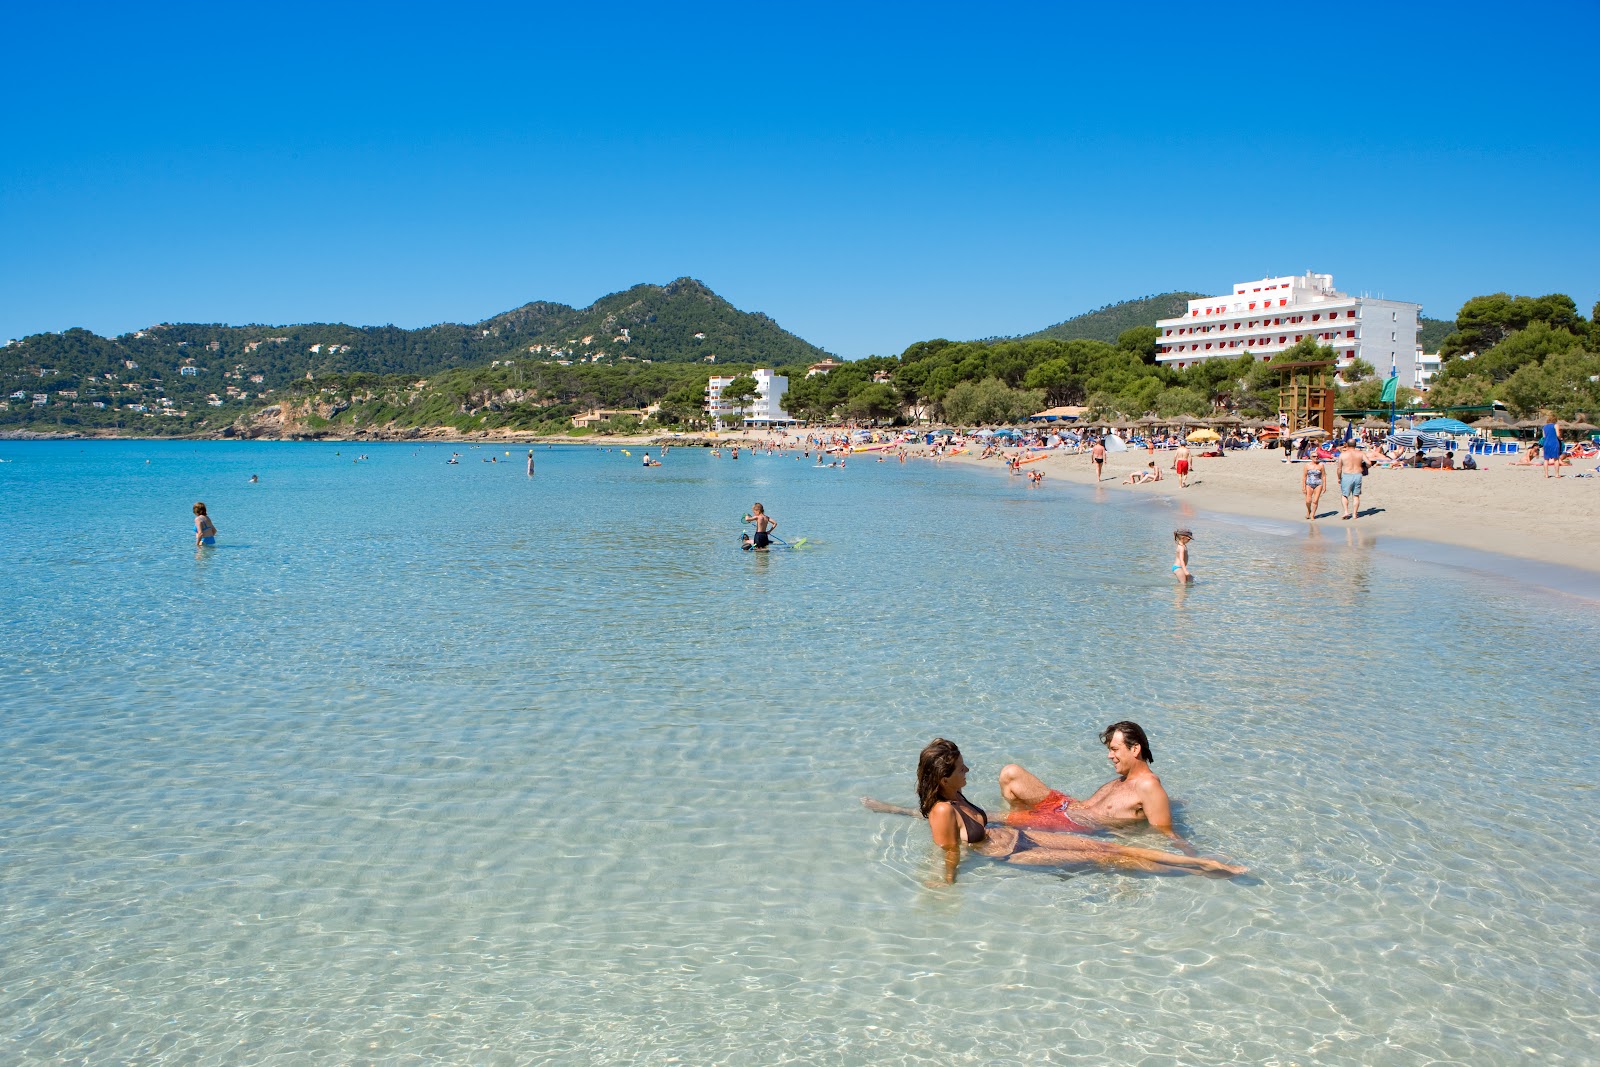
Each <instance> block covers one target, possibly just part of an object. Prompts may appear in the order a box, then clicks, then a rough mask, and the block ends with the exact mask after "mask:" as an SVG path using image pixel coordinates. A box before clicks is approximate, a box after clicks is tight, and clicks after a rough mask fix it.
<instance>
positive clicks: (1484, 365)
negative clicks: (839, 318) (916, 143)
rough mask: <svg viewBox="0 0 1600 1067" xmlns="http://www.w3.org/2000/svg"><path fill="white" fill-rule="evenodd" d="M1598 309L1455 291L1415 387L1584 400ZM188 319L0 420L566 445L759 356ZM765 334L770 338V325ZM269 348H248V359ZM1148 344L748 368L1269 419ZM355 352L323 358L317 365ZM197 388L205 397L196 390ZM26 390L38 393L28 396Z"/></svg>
mask: <svg viewBox="0 0 1600 1067" xmlns="http://www.w3.org/2000/svg"><path fill="white" fill-rule="evenodd" d="M530 306H531V305H530ZM569 310H570V309H569ZM1102 310H1104V309H1102ZM735 314H739V315H742V314H744V313H742V312H736V313H735ZM762 318H763V319H764V318H765V317H764V316H762ZM1597 319H1600V303H1597V304H1596V306H1595V309H1594V312H1593V314H1592V317H1591V318H1587V319H1586V318H1584V317H1583V316H1582V315H1581V314H1580V313H1579V312H1578V310H1577V306H1576V304H1575V303H1574V302H1573V300H1572V299H1571V298H1570V297H1568V296H1565V295H1563V294H1551V295H1546V296H1541V297H1522V296H1508V295H1506V294H1492V295H1489V296H1483V297H1475V298H1473V299H1472V300H1469V301H1467V302H1466V304H1464V305H1463V306H1462V308H1461V310H1460V312H1459V313H1458V315H1457V316H1456V319H1455V320H1454V323H1453V328H1452V329H1451V330H1450V332H1449V333H1448V334H1447V335H1445V336H1444V337H1443V338H1442V339H1441V342H1440V352H1441V354H1442V356H1443V360H1444V362H1443V366H1442V368H1441V370H1440V372H1439V374H1438V375H1437V377H1436V378H1435V380H1434V382H1433V383H1432V386H1431V388H1430V391H1429V392H1428V394H1427V404H1428V406H1429V408H1456V407H1468V406H1474V405H1487V404H1490V403H1494V402H1498V403H1501V404H1504V405H1505V406H1506V407H1508V408H1509V409H1510V411H1511V412H1512V414H1513V415H1514V416H1516V417H1519V418H1522V417H1532V416H1536V415H1538V414H1540V413H1546V412H1548V413H1550V414H1554V415H1556V416H1558V417H1561V418H1564V419H1574V418H1583V417H1591V418H1592V416H1593V415H1594V414H1600V326H1597V322H1596V320H1597ZM766 321H767V322H768V323H770V320H766ZM681 328H683V329H687V328H688V326H683V327H681ZM190 329H191V328H187V327H170V328H165V329H164V330H156V331H155V332H154V334H150V333H149V332H147V331H140V333H141V334H142V335H144V336H139V337H129V338H118V339H115V340H110V339H106V338H99V337H97V336H96V335H93V334H90V333H88V331H82V330H69V331H66V332H65V333H62V334H40V335H35V336H33V337H29V338H26V339H24V340H23V341H22V342H18V343H16V344H13V345H11V346H8V347H7V348H5V349H0V356H3V357H5V362H4V364H3V365H0V374H4V375H5V381H6V383H7V384H8V385H9V386H10V388H9V389H8V390H7V391H6V392H7V393H8V394H9V396H8V397H6V398H4V402H5V404H6V407H5V409H4V410H3V411H0V431H11V432H13V433H16V432H25V433H41V434H61V433H79V434H84V435H91V436H100V435H111V436H166V437H289V438H321V437H342V436H351V437H369V438H373V439H397V440H414V439H417V438H418V437H419V436H468V435H477V434H483V433H485V432H487V433H489V434H491V435H494V436H501V435H516V436H524V435H532V436H535V437H540V438H544V437H550V438H570V439H582V438H584V437H587V436H590V435H593V434H600V435H606V434H636V433H639V432H641V431H642V432H667V431H676V432H694V431H699V430H704V429H707V428H709V424H708V422H707V418H706V415H705V412H704V396H705V389H706V382H707V380H708V378H709V377H710V376H711V375H712V374H719V375H741V374H747V373H748V372H749V371H751V370H753V369H755V367H756V366H757V365H758V364H757V363H756V362H736V361H733V360H730V359H725V358H720V357H719V358H718V359H717V361H716V362H715V363H708V362H704V361H697V362H688V361H684V360H682V359H674V360H671V361H645V360H641V359H634V358H629V359H626V360H624V359H622V358H621V357H618V358H617V359H610V358H609V357H608V360H605V361H596V360H589V361H573V360H564V359H557V360H548V359H545V360H541V359H535V358H517V359H491V360H489V361H488V362H487V364H480V365H472V366H450V367H446V368H444V369H438V370H435V371H433V372H432V373H429V374H426V375H420V374H418V373H416V372H414V371H411V370H405V371H397V372H384V371H382V370H367V369H344V370H325V371H321V372H319V371H315V370H306V371H305V372H304V373H301V374H299V375H298V376H297V377H292V378H287V380H279V381H276V382H274V381H270V380H269V379H268V374H269V371H267V370H258V369H255V365H254V364H251V363H249V362H247V361H246V360H245V358H244V356H242V355H241V356H240V359H239V361H238V362H234V363H233V364H231V365H229V363H228V360H229V359H231V358H233V357H232V356H231V355H224V354H223V353H222V347H221V343H220V342H219V341H215V340H213V341H208V342H206V345H207V346H209V345H212V344H216V345H217V346H218V347H217V350H216V353H215V354H216V355H217V357H218V358H216V359H211V360H207V361H205V362H206V364H207V366H206V371H205V373H206V375H209V377H202V375H201V373H200V371H199V370H198V369H196V368H198V367H199V365H200V363H201V362H202V357H200V356H197V355H179V354H178V353H183V352H188V351H191V350H193V349H194V348H195V345H194V343H192V342H185V341H175V340H172V338H173V337H176V336H178V335H179V334H182V333H184V332H185V331H186V330H190ZM193 329H201V328H193ZM205 329H215V328H205ZM226 329H229V330H238V329H243V328H232V327H229V328H226ZM264 329H272V328H264ZM340 329H345V330H348V329H351V328H348V327H341V328H340ZM435 329H438V328H435ZM608 329H623V328H622V327H615V326H611V327H608ZM771 329H772V330H777V331H778V332H779V333H782V332H783V331H781V330H778V328H777V327H776V324H771ZM256 332H262V331H261V330H257V331H256ZM401 332H402V333H405V331H401ZM418 332H422V331H418ZM1047 332H1048V331H1047ZM585 336H586V337H588V336H589V335H585ZM789 336H792V335H789ZM524 339H525V337H522V338H518V340H519V342H520V340H524ZM590 339H591V340H592V337H591V338H590ZM235 340H237V339H235ZM230 343H233V342H230ZM249 343H254V342H248V343H246V344H247V345H248V344H249ZM693 343H694V344H699V342H693ZM319 344H320V343H319ZM327 344H328V345H330V346H331V347H334V348H341V347H343V345H342V343H340V342H328V343H327ZM266 347H267V346H266V345H264V344H262V345H258V346H257V347H256V349H255V350H254V353H259V352H261V351H264V350H265V349H266ZM524 347H525V348H526V347H538V346H537V345H534V346H524ZM780 348H781V346H780ZM199 351H200V352H201V353H203V352H205V351H206V348H205V347H202V348H201V349H200V350H199ZM241 351H242V350H241ZM558 351H559V350H558ZM674 351H678V352H680V354H681V351H682V350H674ZM687 351H690V352H692V351H694V349H688V350H687ZM1155 351H1156V328H1155V327H1154V326H1135V327H1131V328H1128V329H1125V330H1122V331H1121V332H1120V333H1119V334H1118V335H1117V337H1116V339H1115V340H1114V341H1106V340H1099V339H1095V338H1085V337H1077V338H1062V337H1058V336H1045V335H1043V334H1041V335H1035V336H1030V337H1025V338H1001V339H991V340H982V341H948V340H943V339H934V340H928V341H920V342H917V343H915V344H913V345H911V346H909V347H908V348H907V349H906V350H905V351H904V352H902V353H901V354H900V355H898V356H871V357H867V358H865V359H859V360H851V361H848V362H842V363H837V364H835V365H833V367H832V369H831V370H829V371H828V372H827V373H825V374H814V375H809V376H808V373H807V371H808V368H809V367H811V366H813V365H814V364H813V363H812V362H809V360H810V357H811V356H813V355H816V354H818V353H820V352H821V350H820V349H816V348H814V347H812V346H806V347H804V348H803V349H795V350H792V351H788V352H783V351H780V350H778V349H773V350H772V354H773V355H775V356H778V357H779V358H778V359H774V360H771V361H766V362H764V363H761V364H759V365H763V366H772V367H773V368H774V369H775V370H777V371H778V372H779V373H782V374H785V375H787V376H788V378H789V391H788V393H787V394H786V395H785V397H784V401H783V403H784V407H785V409H786V410H787V411H788V413H789V414H790V415H792V416H793V417H795V418H797V419H801V420H805V421H809V422H830V421H836V420H849V421H852V422H856V423H861V424H894V423H900V424H904V423H912V422H929V421H932V422H940V423H945V424H952V425H984V424H1000V423H1007V422H1015V421H1018V420H1020V419H1023V418H1025V417H1026V416H1028V415H1029V414H1032V413H1033V412H1036V411H1039V410H1041V409H1043V408H1046V407H1054V406H1060V405H1082V406H1084V407H1085V408H1087V409H1088V413H1089V414H1090V415H1091V416H1092V417H1113V416H1128V417H1138V416H1140V415H1144V414H1154V415H1158V416H1162V417H1173V416H1177V415H1194V416H1205V415H1210V414H1214V413H1217V412H1228V413H1230V414H1236V415H1239V416H1242V417H1270V416H1272V415H1275V414H1276V411H1277V406H1278V395H1277V389H1278V371H1277V370H1276V369H1275V368H1274V366H1273V364H1272V363H1270V362H1262V361H1257V360H1255V359H1253V358H1252V357H1251V356H1249V355H1245V356H1240V357H1238V358H1235V359H1222V358H1216V359H1210V360H1204V361H1200V362H1198V363H1195V364H1192V365H1190V366H1188V367H1185V368H1182V369H1177V368H1173V367H1170V366H1165V365H1160V364H1157V363H1156V361H1155ZM130 353H133V354H138V355H140V357H141V358H139V359H135V358H133V357H132V355H130ZM254 353H252V354H254ZM354 358H355V356H354V354H352V353H350V352H344V351H340V352H336V353H334V362H333V364H332V365H333V366H343V365H344V364H343V363H342V362H340V361H341V360H351V359H354ZM1280 359H1287V360H1301V359H1329V360H1331V359H1332V351H1331V349H1327V348H1322V347H1319V346H1317V345H1316V344H1315V342H1314V341H1313V340H1311V339H1309V338H1308V339H1307V340H1305V341H1303V342H1302V343H1301V344H1300V345H1298V346H1296V347H1295V348H1292V349H1290V350H1288V351H1287V352H1285V353H1284V355H1283V357H1280ZM802 361H804V362H802ZM390 362H392V361H390ZM211 364H215V366H211ZM419 365H420V364H419ZM186 367H187V368H190V369H194V371H195V372H194V373H192V374H191V373H188V372H187V371H186V370H185V368H186ZM298 369H299V364H298V363H296V364H293V365H292V366H291V365H285V367H280V368H279V370H278V371H277V372H276V373H277V375H278V377H279V378H283V377H284V376H286V375H288V374H290V373H293V372H296V371H298ZM212 386H216V387H218V388H220V392H219V391H218V389H217V388H211V389H209V390H208V391H207V392H205V393H204V394H203V396H202V394H200V393H199V392H198V391H199V390H202V389H207V387H212ZM1336 386H1337V389H1338V398H1337V404H1338V406H1339V407H1340V408H1344V409H1354V410H1374V409H1377V408H1378V407H1379V406H1380V395H1381V391H1382V387H1383V373H1382V372H1380V369H1379V368H1374V367H1372V366H1371V365H1369V364H1366V363H1363V362H1361V361H1356V362H1355V363H1354V364H1352V365H1351V366H1349V367H1347V368H1344V369H1343V370H1341V371H1340V374H1339V378H1338V380H1337V382H1336ZM41 396H43V397H45V398H46V402H45V403H42V404H41V403H36V401H37V399H38V398H39V397H41ZM1415 397H1416V394H1415V393H1414V392H1412V391H1410V390H1407V389H1404V388H1402V389H1401V390H1399V396H1398V398H1397V403H1398V405H1399V407H1400V408H1401V409H1402V410H1404V409H1405V408H1406V407H1408V406H1410V405H1411V402H1412V400H1413V399H1414V398H1415ZM596 411H599V412H604V413H606V414H605V415H604V416H602V417H600V418H598V419H596V418H592V417H591V418H589V419H587V420H586V421H589V422H590V425H587V426H583V427H578V426H575V425H574V418H575V417H583V416H586V415H587V414H588V413H593V412H596Z"/></svg>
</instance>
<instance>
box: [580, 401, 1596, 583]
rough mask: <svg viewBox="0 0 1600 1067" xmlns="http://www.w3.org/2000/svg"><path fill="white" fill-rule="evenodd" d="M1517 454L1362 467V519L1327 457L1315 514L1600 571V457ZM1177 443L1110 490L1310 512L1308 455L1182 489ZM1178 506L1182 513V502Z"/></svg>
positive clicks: (1231, 469)
mask: <svg viewBox="0 0 1600 1067" xmlns="http://www.w3.org/2000/svg"><path fill="white" fill-rule="evenodd" d="M848 432H849V431H848V430H846V429H844V428H843V427H827V428H813V429H809V430H805V431H801V433H802V435H805V434H811V435H816V436H819V437H820V436H833V435H835V434H841V433H848ZM722 439H723V441H724V442H725V443H727V444H738V445H740V446H741V447H746V446H747V447H757V448H764V447H768V446H769V444H771V443H775V439H772V438H768V437H766V436H765V435H760V434H748V435H723V438H722ZM650 440H653V438H650V437H646V436H641V437H637V438H628V439H623V438H617V437H611V438H602V439H598V440H596V439H590V440H588V441H586V442H585V443H587V444H604V445H618V444H626V445H627V446H628V447H635V446H636V445H644V444H647V443H648V442H649V441H650ZM907 451H908V453H909V455H910V457H911V461H912V462H918V463H927V462H935V461H934V460H932V459H930V458H929V456H928V452H929V449H928V448H926V447H925V446H922V445H909V446H907ZM1012 452H1014V450H1011V449H1008V450H1005V452H1003V453H1002V454H1001V455H995V456H990V457H989V458H987V459H980V458H978V457H979V454H980V452H979V450H976V449H974V450H969V451H967V452H965V453H963V454H962V455H959V456H947V457H943V458H941V459H939V460H937V461H936V462H939V463H945V464H962V465H969V466H980V467H987V468H990V469H992V470H993V471H994V472H995V475H996V476H997V477H1009V475H1008V473H1007V472H1006V469H1005V459H1006V457H1008V456H1009V455H1011V454H1012ZM857 455H859V457H860V458H859V462H872V461H874V460H875V459H876V458H877V456H876V454H875V453H870V452H863V453H858V454H857ZM1513 458H1514V457H1511V456H1488V457H1479V462H1480V463H1481V464H1482V466H1481V469H1479V470H1476V471H1463V470H1456V471H1438V470H1415V469H1410V468H1403V469H1376V470H1373V471H1372V472H1371V473H1370V474H1368V475H1367V476H1366V479H1365V482H1364V484H1363V487H1362V496H1361V514H1360V517H1359V518H1356V519H1353V520H1349V521H1345V520H1341V519H1340V517H1339V515H1340V512H1341V507H1340V499H1339V486H1338V476H1337V475H1336V474H1335V473H1334V465H1333V464H1332V463H1328V464H1327V465H1326V467H1327V470H1328V473H1329V481H1330V485H1329V487H1328V489H1327V491H1325V492H1324V493H1323V496H1322V502H1321V505H1320V506H1319V508H1318V510H1317V515H1318V517H1317V518H1316V520H1315V522H1316V523H1317V524H1318V525H1320V526H1323V527H1329V526H1331V527H1333V528H1335V529H1339V528H1343V527H1350V528H1352V530H1353V531H1355V532H1358V533H1359V535H1360V536H1361V537H1362V538H1363V539H1365V540H1367V541H1368V542H1369V543H1375V542H1376V541H1377V540H1378V539H1396V540H1399V539H1404V540H1406V541H1419V542H1432V543H1434V544H1438V545H1450V546H1455V547H1459V548H1465V549H1471V550H1473V551H1475V552H1490V553H1496V554H1498V555H1501V556H1509V557H1512V558H1513V559H1518V560H1527V561H1532V562H1536V563H1544V564H1554V565H1556V566H1561V567H1572V568H1577V569H1580V570H1584V571H1588V572H1590V573H1592V574H1600V553H1597V552H1596V550H1595V549H1596V546H1595V537H1596V531H1597V530H1600V477H1595V478H1580V477H1577V475H1580V474H1594V473H1595V467H1596V465H1597V464H1596V461H1595V460H1588V461H1584V460H1575V461H1574V462H1573V463H1572V465H1570V466H1567V467H1564V468H1562V470H1563V473H1564V474H1565V477H1562V478H1549V479H1547V478H1545V476H1544V470H1543V468H1541V467H1528V466H1517V465H1514V464H1513V463H1512V462H1511V461H1512V459H1513ZM1151 459H1155V461H1156V463H1157V465H1158V466H1159V467H1160V468H1161V473H1162V480H1161V481H1160V482H1159V483H1156V484H1151V485H1124V484H1122V480H1123V479H1124V478H1126V477H1128V475H1129V474H1131V473H1133V472H1134V471H1135V470H1142V469H1144V467H1145V464H1146V463H1148V462H1149V461H1150V460H1151ZM1171 465H1172V452H1170V451H1157V452H1156V453H1155V454H1154V455H1153V456H1152V455H1151V454H1149V453H1147V452H1146V451H1145V450H1144V449H1142V448H1141V449H1130V450H1129V451H1126V452H1113V453H1111V454H1110V455H1109V456H1107V458H1106V466H1105V476H1104V478H1103V479H1102V480H1101V482H1100V483H1099V488H1100V491H1102V492H1105V493H1107V494H1129V495H1130V497H1132V496H1142V497H1155V498H1159V499H1160V500H1161V501H1162V502H1164V503H1166V504H1168V505H1170V506H1173V507H1175V508H1179V509H1192V512H1190V513H1198V512H1219V513H1222V514H1228V515H1237V516H1245V517H1250V518H1265V519H1273V520H1277V521H1282V522H1295V523H1303V522H1305V521H1306V519H1305V504H1304V500H1303V498H1302V496H1301V491H1300V477H1301V471H1302V469H1303V465H1302V464H1299V463H1289V462H1285V460H1284V458H1283V453H1282V452H1280V451H1279V450H1277V449H1246V450H1241V451H1230V452H1229V453H1228V455H1227V458H1226V459H1215V458H1212V459H1207V458H1204V457H1199V458H1196V459H1195V460H1194V469H1193V471H1192V472H1191V474H1190V478H1189V480H1190V485H1189V487H1188V488H1186V489H1185V488H1180V487H1179V486H1178V479H1177V476H1176V474H1174V472H1173V471H1172V469H1171ZM1027 469H1029V470H1041V471H1043V472H1044V474H1045V476H1046V477H1047V478H1050V479H1064V480H1067V481H1072V482H1076V483H1080V484H1083V485H1094V484H1095V474H1094V465H1093V464H1092V463H1091V462H1090V459H1089V456H1088V453H1086V452H1085V453H1082V454H1072V453H1059V454H1057V453H1051V454H1049V455H1048V456H1047V457H1046V458H1045V459H1042V460H1037V461H1035V462H1033V463H1030V464H1029V465H1028V468H1027ZM1179 514H1185V511H1183V510H1180V511H1179Z"/></svg>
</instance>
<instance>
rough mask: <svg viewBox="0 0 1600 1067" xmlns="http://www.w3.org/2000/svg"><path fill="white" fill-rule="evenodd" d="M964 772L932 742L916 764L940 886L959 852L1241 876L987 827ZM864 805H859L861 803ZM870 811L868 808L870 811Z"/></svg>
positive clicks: (1220, 867) (945, 746)
mask: <svg viewBox="0 0 1600 1067" xmlns="http://www.w3.org/2000/svg"><path fill="white" fill-rule="evenodd" d="M967 772H968V767H967V764H966V761H965V760H963V759H962V758H961V750H960V749H959V748H957V747H956V746H955V744H954V743H953V742H950V741H946V740H945V739H944V738H942V737H937V738H934V739H933V741H932V742H930V743H929V744H928V746H927V747H926V748H924V749H923V750H922V753H921V754H920V755H919V756H918V758H917V801H918V803H919V804H920V806H921V815H922V817H923V818H925V819H927V820H928V832H929V835H930V836H931V837H932V838H933V843H934V844H935V845H938V846H939V847H940V848H941V849H943V850H944V881H945V882H947V883H949V882H954V881H955V880H956V870H957V868H958V867H959V866H960V865H961V846H962V845H963V844H965V845H967V846H968V847H969V848H971V849H972V850H973V851H974V852H977V853H979V854H980V855H984V856H988V857H990V858H991V859H997V860H1000V861H1002V862H1004V863H1010V864H1016V865H1018V866H1029V867H1059V866H1069V865H1075V864H1091V863H1092V864H1095V865H1096V866H1100V867H1121V868H1125V869H1128V870H1136V871H1152V872H1159V873H1174V874H1222V875H1235V874H1243V873H1244V871H1245V868H1244V867H1240V866H1236V865H1233V864H1227V863H1223V862H1222V861H1221V860H1214V859H1210V858H1208V857H1204V856H1194V855H1179V854H1177V853H1173V852H1163V851H1161V850H1159V849H1153V848H1137V847H1134V846H1131V845H1119V844H1113V843H1111V842H1109V841H1092V840H1088V839H1086V838H1083V837H1079V836H1076V835H1074V834H1065V833H1050V832H1048V831H1041V830H1019V829H1016V828H1014V827H1010V826H997V825H991V824H990V823H989V816H988V813H987V812H985V811H984V810H983V809H982V808H980V807H978V806H977V805H976V804H974V803H973V802H972V801H970V800H968V799H967V798H966V796H965V795H964V794H963V793H962V789H963V788H965V787H966V784H967ZM865 802H866V801H865V799H863V803H865ZM869 807H870V805H869Z"/></svg>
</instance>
